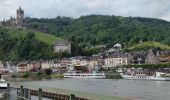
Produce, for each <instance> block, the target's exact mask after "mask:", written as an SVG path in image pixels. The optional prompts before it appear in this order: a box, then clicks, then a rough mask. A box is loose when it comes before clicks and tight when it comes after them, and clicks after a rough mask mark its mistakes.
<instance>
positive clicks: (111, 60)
mask: <svg viewBox="0 0 170 100" xmlns="http://www.w3.org/2000/svg"><path fill="white" fill-rule="evenodd" d="M127 64H128V58H127V54H122V53H118V52H115V53H113V54H112V55H110V56H109V57H107V58H105V59H104V66H103V67H105V68H109V67H118V66H122V65H127Z"/></svg>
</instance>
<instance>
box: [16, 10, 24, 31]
mask: <svg viewBox="0 0 170 100" xmlns="http://www.w3.org/2000/svg"><path fill="white" fill-rule="evenodd" d="M23 20H24V10H22V9H21V7H19V9H17V18H16V24H17V27H19V28H21V27H22V23H23Z"/></svg>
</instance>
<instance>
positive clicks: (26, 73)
mask: <svg viewBox="0 0 170 100" xmlns="http://www.w3.org/2000/svg"><path fill="white" fill-rule="evenodd" d="M30 75H31V73H30V72H25V73H24V74H23V76H22V77H23V78H29V77H30Z"/></svg>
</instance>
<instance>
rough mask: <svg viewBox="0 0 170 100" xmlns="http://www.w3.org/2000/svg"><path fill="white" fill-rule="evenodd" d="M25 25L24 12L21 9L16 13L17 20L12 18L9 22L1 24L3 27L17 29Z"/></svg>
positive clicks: (5, 21) (4, 21)
mask: <svg viewBox="0 0 170 100" xmlns="http://www.w3.org/2000/svg"><path fill="white" fill-rule="evenodd" d="M23 24H24V10H23V9H22V8H21V7H19V8H18V9H17V11H16V18H14V17H11V18H10V19H8V20H5V19H4V20H3V21H2V22H0V26H1V27H15V28H22V27H23Z"/></svg>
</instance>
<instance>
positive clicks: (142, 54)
mask: <svg viewBox="0 0 170 100" xmlns="http://www.w3.org/2000/svg"><path fill="white" fill-rule="evenodd" d="M157 63H159V58H158V56H157V52H156V51H155V52H154V51H153V50H152V49H150V50H148V51H132V52H129V54H128V64H157Z"/></svg>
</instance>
